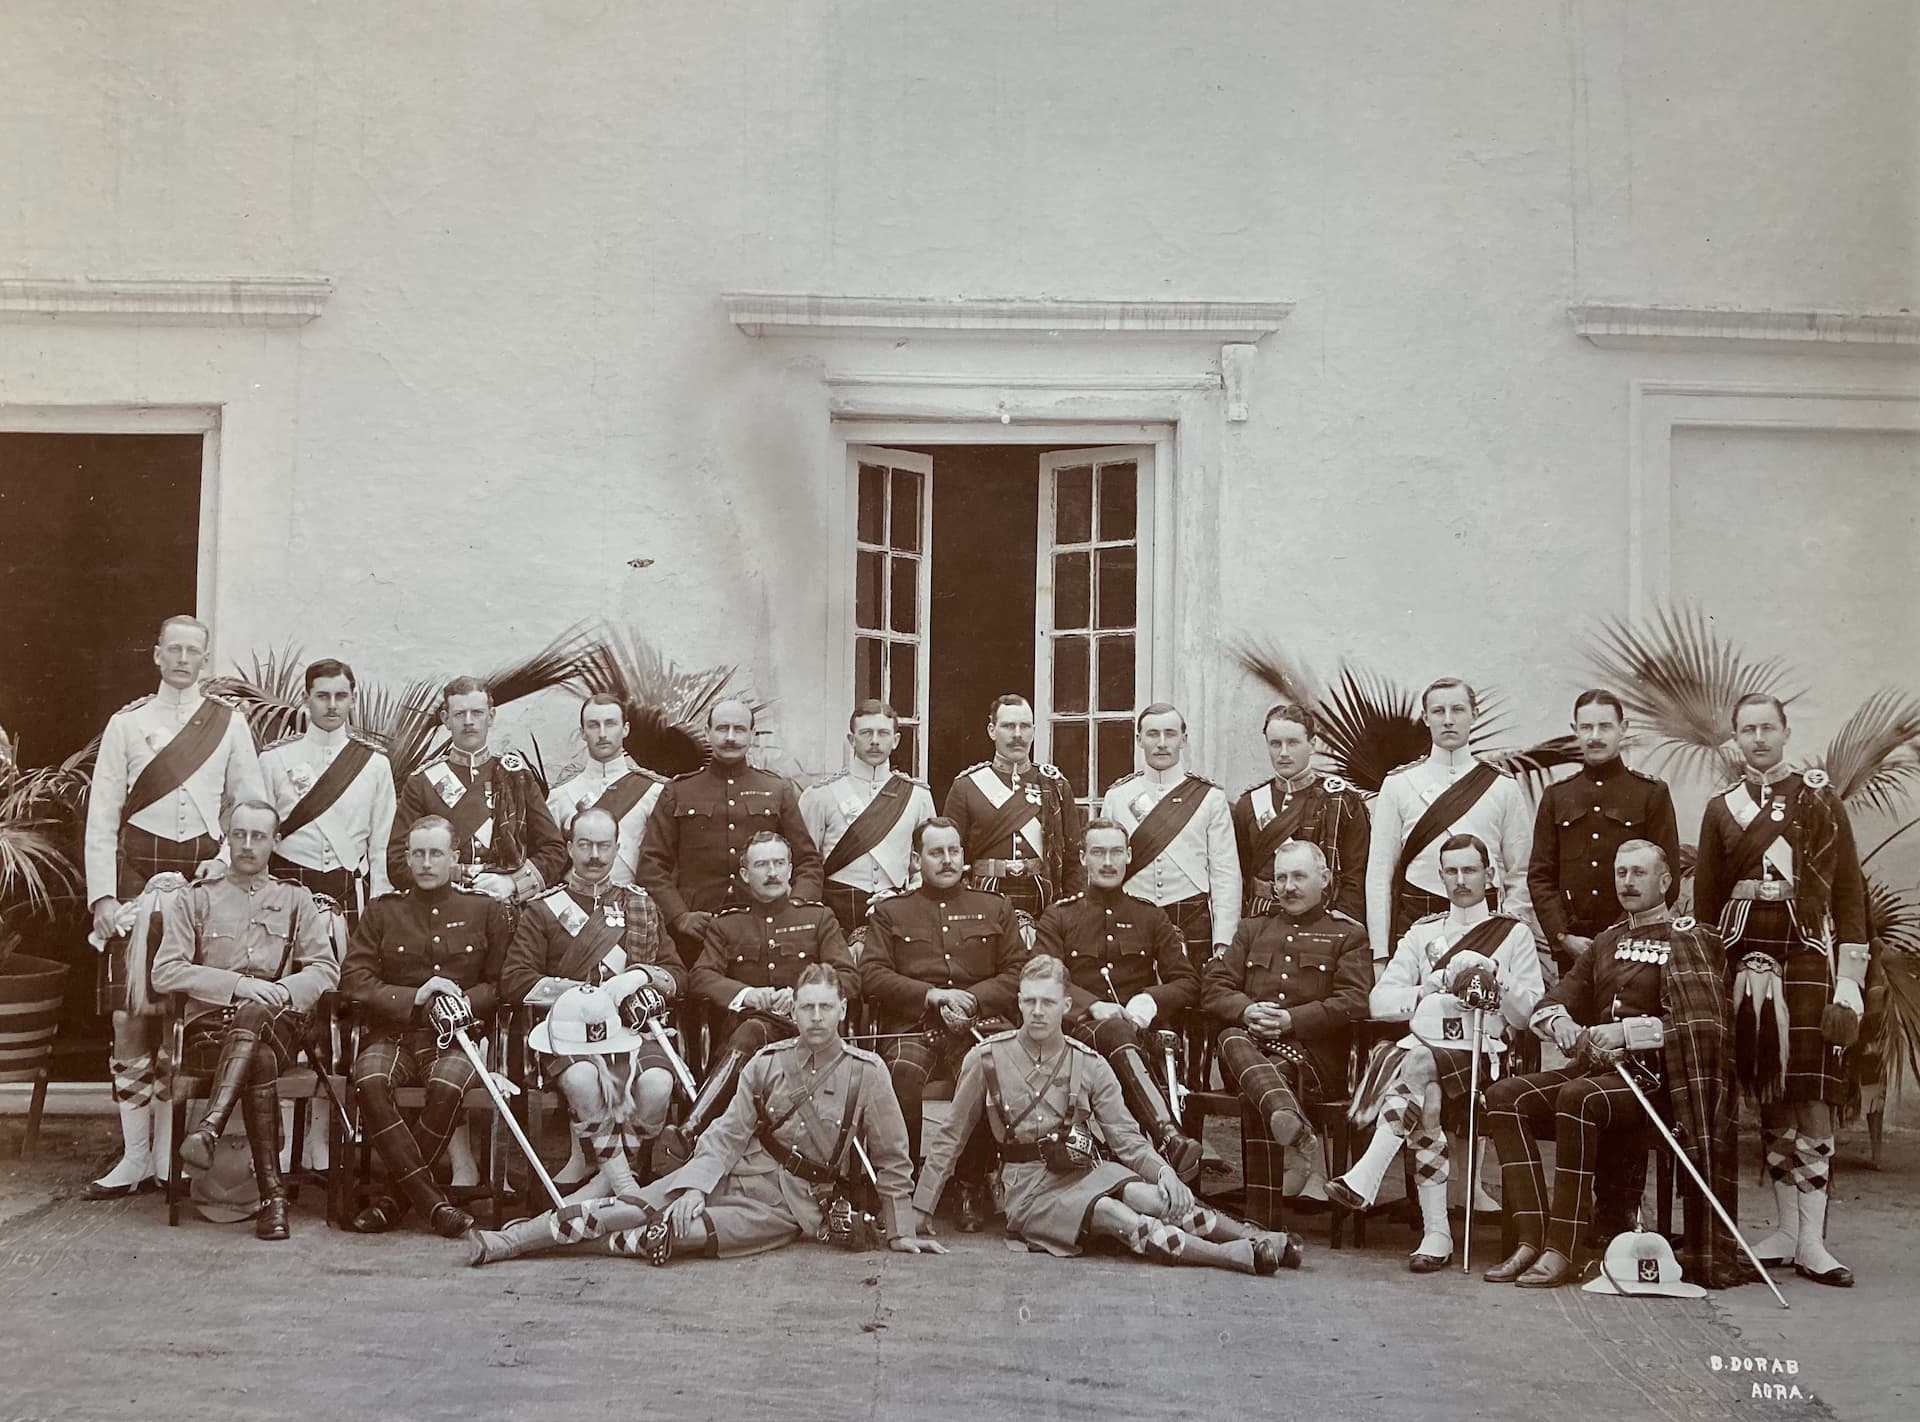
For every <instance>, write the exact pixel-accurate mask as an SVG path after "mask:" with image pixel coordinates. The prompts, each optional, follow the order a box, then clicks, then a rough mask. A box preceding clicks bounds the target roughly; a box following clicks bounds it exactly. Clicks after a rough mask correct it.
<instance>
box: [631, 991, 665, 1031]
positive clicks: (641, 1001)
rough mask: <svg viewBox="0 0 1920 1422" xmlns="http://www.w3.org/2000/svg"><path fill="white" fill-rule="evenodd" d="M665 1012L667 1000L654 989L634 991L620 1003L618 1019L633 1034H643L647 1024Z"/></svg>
mask: <svg viewBox="0 0 1920 1422" xmlns="http://www.w3.org/2000/svg"><path fill="white" fill-rule="evenodd" d="M666 1010H667V1000H666V998H664V997H663V996H661V994H660V990H659V989H658V988H655V987H643V988H640V989H638V990H636V991H635V992H634V993H632V994H631V995H630V996H628V997H627V998H625V999H624V1000H623V1001H622V1002H621V1003H620V1019H621V1021H623V1022H624V1023H625V1024H626V1025H627V1029H628V1030H629V1031H633V1032H644V1031H646V1030H647V1024H648V1023H649V1022H651V1021H652V1020H653V1019H654V1018H656V1017H658V1016H659V1015H660V1014H661V1013H663V1012H665V1011H666Z"/></svg>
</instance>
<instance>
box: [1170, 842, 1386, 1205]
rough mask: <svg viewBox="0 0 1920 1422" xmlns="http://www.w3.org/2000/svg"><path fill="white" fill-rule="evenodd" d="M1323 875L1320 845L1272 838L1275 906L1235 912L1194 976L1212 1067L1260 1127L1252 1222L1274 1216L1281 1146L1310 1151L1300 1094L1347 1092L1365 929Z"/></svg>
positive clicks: (1361, 1014) (1252, 1148) (1252, 1166)
mask: <svg viewBox="0 0 1920 1422" xmlns="http://www.w3.org/2000/svg"><path fill="white" fill-rule="evenodd" d="M1332 877H1333V876H1332V875H1331V874H1329V873H1328V871H1327V861H1326V856H1325V855H1323V854H1322V853H1321V852H1320V846H1319V845H1317V844H1311V843H1291V842H1290V843H1287V844H1283V845H1281V846H1280V848H1279V850H1278V852H1276V853H1275V855H1274V859H1273V869H1272V879H1273V886H1274V895H1275V900H1276V906H1277V909H1278V912H1275V913H1272V914H1265V915H1262V916H1261V917H1259V918H1243V919H1241V920H1240V928H1239V931H1238V932H1237V933H1235V934H1234V936H1233V943H1232V944H1231V945H1230V946H1229V947H1228V949H1227V952H1226V955H1225V956H1224V957H1221V958H1216V959H1214V960H1213V961H1212V962H1211V963H1209V964H1208V965H1207V971H1206V976H1205V978H1204V980H1203V981H1202V983H1201V988H1200V1000H1201V1005H1202V1006H1203V1007H1205V1008H1206V1010H1207V1013H1208V1014H1209V1015H1210V1016H1211V1017H1212V1018H1213V1019H1214V1021H1215V1022H1216V1023H1217V1024H1218V1025H1219V1026H1220V1028H1221V1029H1222V1030H1221V1032H1220V1038H1219V1047H1220V1069H1221V1071H1222V1072H1224V1073H1225V1075H1226V1078H1227V1080H1228V1082H1230V1083H1231V1084H1232V1085H1233V1087H1234V1089H1235V1090H1236V1091H1238V1092H1239V1093H1240V1094H1241V1096H1243V1097H1244V1098H1246V1100H1247V1102H1248V1103H1249V1104H1250V1105H1251V1106H1252V1107H1253V1110H1254V1115H1255V1117H1256V1118H1257V1119H1258V1120H1259V1122H1260V1123H1261V1125H1262V1126H1264V1127H1265V1134H1264V1136H1261V1137H1255V1138H1249V1139H1248V1141H1247V1217H1248V1218H1249V1219H1251V1220H1253V1221H1254V1223H1256V1224H1266V1225H1268V1226H1272V1225H1273V1224H1275V1223H1277V1222H1278V1220H1279V1218H1280V1212H1281V1208H1282V1207H1281V1201H1280V1195H1281V1193H1282V1188H1283V1187H1281V1186H1280V1185H1279V1184H1278V1182H1280V1181H1281V1180H1282V1179H1283V1178H1284V1167H1285V1164H1286V1162H1285V1151H1286V1150H1287V1149H1288V1148H1289V1147H1291V1148H1293V1149H1295V1150H1297V1151H1298V1152H1299V1153H1300V1154H1301V1155H1303V1156H1307V1157H1308V1158H1309V1159H1315V1158H1317V1156H1318V1154H1319V1150H1320V1146H1319V1141H1318V1139H1317V1138H1316V1137H1315V1135H1314V1133H1313V1126H1312V1124H1311V1123H1310V1122H1309V1121H1308V1119H1307V1113H1306V1111H1305V1110H1304V1109H1302V1107H1301V1104H1300V1102H1301V1098H1302V1097H1305V1098H1307V1099H1308V1100H1312V1101H1333V1100H1344V1099H1345V1098H1346V1094H1347V1048H1348V1042H1349V1040H1350V1038H1351V1024H1353V1023H1355V1022H1360V1021H1364V1020H1365V1019H1366V1015H1367V989H1368V987H1369V985H1370V984H1371V982H1372V971H1371V968H1370V966H1369V963H1368V949H1367V936H1366V930H1365V929H1363V928H1361V927H1360V925H1359V924H1358V923H1355V922H1354V921H1353V920H1352V919H1351V918H1348V917H1347V916H1346V915H1345V914H1343V913H1341V912H1340V911H1339V910H1337V909H1334V910H1329V909H1328V908H1327V907H1326V895H1327V888H1328V885H1329V884H1330V883H1331V882H1332ZM1276 1157H1277V1158H1276Z"/></svg>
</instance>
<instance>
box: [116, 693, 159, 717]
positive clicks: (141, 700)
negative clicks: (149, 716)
mask: <svg viewBox="0 0 1920 1422" xmlns="http://www.w3.org/2000/svg"><path fill="white" fill-rule="evenodd" d="M154 695H155V693H154V692H151V691H149V692H148V693H147V694H146V695H145V696H136V697H134V698H133V700H131V701H129V702H128V703H127V704H126V705H125V706H122V707H121V708H120V711H138V710H139V709H140V708H141V707H142V706H145V705H146V704H147V703H148V702H149V701H151V700H153V698H154ZM120 711H116V712H114V713H113V714H114V715H116V716H118V715H119V714H120Z"/></svg>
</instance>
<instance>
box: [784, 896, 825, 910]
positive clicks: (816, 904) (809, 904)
mask: <svg viewBox="0 0 1920 1422" xmlns="http://www.w3.org/2000/svg"><path fill="white" fill-rule="evenodd" d="M787 902H788V903H790V904H792V905H793V906H794V907H795V908H825V907H826V905H825V904H823V903H821V902H820V900H818V899H796V898H795V897H794V896H793V895H792V894H788V895H787Z"/></svg>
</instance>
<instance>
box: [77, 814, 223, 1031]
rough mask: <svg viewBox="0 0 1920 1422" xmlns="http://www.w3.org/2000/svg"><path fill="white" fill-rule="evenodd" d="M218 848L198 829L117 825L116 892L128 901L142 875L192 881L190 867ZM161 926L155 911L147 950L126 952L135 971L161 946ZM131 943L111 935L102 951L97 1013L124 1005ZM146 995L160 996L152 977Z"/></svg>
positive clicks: (151, 999) (154, 999) (147, 964)
mask: <svg viewBox="0 0 1920 1422" xmlns="http://www.w3.org/2000/svg"><path fill="white" fill-rule="evenodd" d="M219 853H220V841H219V840H217V839H215V838H214V837H213V836H212V835H207V834H203V835H201V836H200V837H199V838H198V839H187V840H172V839H162V838H160V836H159V835H157V834H148V833H147V832H146V831H145V830H143V829H141V828H140V827H139V826H138V825H122V826H121V827H120V851H119V854H118V856H117V861H116V866H115V872H116V874H117V878H116V880H115V883H114V889H115V897H116V898H118V899H119V900H120V902H121V903H123V904H124V903H130V902H132V901H133V900H134V899H137V898H138V897H140V894H141V892H142V891H143V890H145V888H146V887H147V880H149V879H151V878H153V876H154V875H156V874H184V875H185V876H186V877H187V880H188V881H189V882H191V881H192V879H193V871H194V870H196V869H198V868H199V867H200V865H201V864H202V863H203V862H205V861H206V860H209V859H213V858H216V857H217V856H218V855H219ZM161 931H162V924H161V922H160V915H158V914H155V915H154V916H153V921H152V924H151V926H150V927H149V929H148V931H147V944H146V951H145V952H143V953H138V954H134V955H131V956H132V957H133V960H134V962H136V963H138V964H139V965H140V971H143V972H145V971H148V970H149V969H150V967H151V965H152V963H153V954H154V951H155V950H156V949H157V948H158V947H159V946H160V934H161ZM131 946H132V945H131V944H130V943H128V941H127V940H126V939H125V938H115V939H113V940H112V941H110V942H109V943H108V944H107V946H106V948H105V950H104V951H102V952H101V954H100V968H99V976H98V978H97V979H96V980H95V983H94V1010H95V1011H96V1012H100V1013H108V1012H125V1011H126V1010H127V975H128V974H129V973H130V972H132V971H133V967H132V966H131V965H130V964H129V961H128V959H129V954H128V951H127V950H128V949H129V948H130V947H131ZM147 1000H148V1001H149V1002H158V1001H159V1000H160V995H159V994H158V993H156V992H154V991H153V986H152V983H151V982H149V983H148V984H147Z"/></svg>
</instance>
